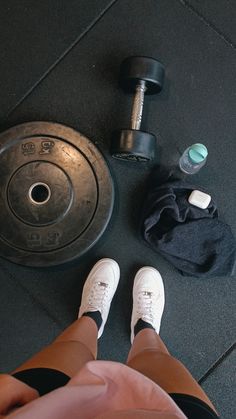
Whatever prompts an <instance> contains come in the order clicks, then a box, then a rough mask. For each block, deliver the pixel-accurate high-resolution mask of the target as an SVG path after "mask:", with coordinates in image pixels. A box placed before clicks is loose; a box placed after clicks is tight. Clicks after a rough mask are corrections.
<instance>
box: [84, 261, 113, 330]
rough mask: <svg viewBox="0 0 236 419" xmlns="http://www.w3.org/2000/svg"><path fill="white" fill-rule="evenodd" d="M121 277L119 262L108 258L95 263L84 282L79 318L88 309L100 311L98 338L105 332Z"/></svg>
mask: <svg viewBox="0 0 236 419" xmlns="http://www.w3.org/2000/svg"><path fill="white" fill-rule="evenodd" d="M119 279H120V268H119V265H118V263H117V262H116V261H115V260H113V259H107V258H106V259H101V260H99V261H98V262H97V263H96V265H94V267H93V269H92V270H91V271H90V273H89V276H88V278H87V280H86V282H85V284H84V288H83V294H82V299H81V306H80V309H79V316H78V318H80V317H81V316H82V315H83V314H84V313H86V312H88V311H100V313H101V316H102V324H101V327H100V329H99V331H98V338H100V336H101V335H102V333H103V330H104V326H105V324H106V321H107V317H108V314H109V310H110V305H111V301H112V298H113V297H114V294H115V292H116V288H117V286H118V283H119Z"/></svg>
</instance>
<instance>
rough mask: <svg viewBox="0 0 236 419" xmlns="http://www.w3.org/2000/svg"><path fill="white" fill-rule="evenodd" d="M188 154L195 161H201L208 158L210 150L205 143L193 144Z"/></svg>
mask: <svg viewBox="0 0 236 419" xmlns="http://www.w3.org/2000/svg"><path fill="white" fill-rule="evenodd" d="M188 155H189V158H190V159H191V160H192V162H193V163H201V162H203V160H205V159H206V158H207V156H208V150H207V148H206V146H205V145H204V144H199V143H197V144H193V145H191V147H190V148H189V152H188Z"/></svg>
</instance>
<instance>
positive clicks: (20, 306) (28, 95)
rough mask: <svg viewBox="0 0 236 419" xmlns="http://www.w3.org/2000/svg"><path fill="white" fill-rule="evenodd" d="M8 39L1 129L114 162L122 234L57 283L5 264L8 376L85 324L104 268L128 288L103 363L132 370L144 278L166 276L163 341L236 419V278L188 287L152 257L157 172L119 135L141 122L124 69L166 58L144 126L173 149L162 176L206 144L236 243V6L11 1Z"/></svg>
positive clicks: (3, 333)
mask: <svg viewBox="0 0 236 419" xmlns="http://www.w3.org/2000/svg"><path fill="white" fill-rule="evenodd" d="M0 31H1V35H0V42H1V48H0V75H1V77H0V85H1V95H0V110H1V129H2V130H4V129H5V128H7V127H10V126H12V125H15V124H18V123H21V122H25V121H31V120H49V121H57V122H61V123H64V124H66V125H70V126H72V127H74V128H75V129H77V130H79V131H81V132H82V133H84V134H85V135H86V136H87V137H89V138H90V139H91V140H92V141H94V142H95V143H96V145H97V146H98V147H99V148H100V149H101V150H102V151H103V153H104V154H105V156H106V158H107V160H108V162H109V163H110V165H111V168H112V172H113V175H114V178H115V182H116V185H117V193H116V203H115V211H114V215H113V218H112V221H111V223H110V225H109V227H108V229H107V231H106V233H105V235H104V237H103V239H102V240H101V242H100V243H99V244H98V245H96V247H95V248H94V249H92V250H91V251H90V252H89V253H88V254H87V255H86V256H85V257H83V258H81V259H80V260H78V261H77V262H74V263H73V264H70V265H68V266H63V267H57V268H50V269H45V270H39V269H28V268H24V267H20V266H15V265H13V264H11V263H9V262H7V261H6V260H3V259H1V261H0V320H1V328H0V342H1V343H0V369H1V371H2V372H7V371H11V370H12V369H13V368H14V367H16V366H17V365H19V363H21V362H22V361H24V360H25V359H26V358H27V357H29V356H30V355H31V354H33V353H34V352H35V351H37V350H38V349H39V348H41V347H42V346H43V345H44V344H47V343H48V342H50V340H52V339H53V338H54V337H55V336H56V335H57V334H58V333H59V332H60V331H61V330H62V329H63V328H64V327H66V326H67V325H68V324H69V323H70V322H72V321H73V320H74V319H75V318H76V316H77V311H78V306H79V303H80V296H81V290H82V287H83V283H84V280H85V278H86V275H87V274H88V272H89V270H90V268H91V267H92V265H93V264H94V263H95V262H96V261H97V260H98V259H99V258H101V257H104V256H105V257H112V258H115V259H116V260H117V261H118V262H119V264H120V266H121V281H120V285H119V289H118V292H117V295H116V297H115V299H114V303H113V305H112V310H111V314H110V317H109V321H108V324H107V327H106V329H105V332H104V336H103V337H102V339H101V341H100V344H99V348H100V349H99V357H100V358H103V359H113V360H119V361H124V360H125V358H126V356H127V353H128V350H129V322H130V312H131V292H132V281H133V276H134V274H135V271H136V270H137V269H138V268H139V267H141V266H142V265H152V266H154V267H156V268H157V269H159V270H160V272H161V274H162V276H163V279H164V282H165V288H166V310H165V313H164V317H163V322H162V329H161V335H162V337H163V339H164V340H165V342H166V344H167V345H168V347H169V349H170V351H172V353H173V354H174V355H175V356H177V357H178V358H179V359H180V360H182V361H183V362H184V363H185V365H186V366H187V367H188V368H189V369H190V371H191V372H192V373H193V374H194V376H195V377H196V378H197V379H198V380H199V381H200V382H201V383H202V384H203V386H204V388H205V389H206V390H207V392H208V394H209V396H210V397H211V398H212V400H213V401H214V402H215V404H216V407H217V408H218V410H219V412H220V413H221V414H222V417H224V418H226V419H233V418H234V417H236V406H235V400H236V394H235V388H236V380H235V347H234V345H235V340H236V339H235V338H236V326H235V324H236V313H235V300H236V287H235V277H233V278H213V279H209V280H199V279H195V278H190V277H182V276H181V275H180V274H179V273H178V272H177V271H176V270H175V268H174V267H172V266H171V265H170V264H169V263H168V262H166V261H165V260H164V259H163V258H162V257H161V256H159V255H158V254H156V253H154V252H153V251H152V250H150V249H149V248H147V247H146V245H145V244H144V243H143V242H142V240H141V239H140V237H139V231H138V222H139V213H140V208H141V206H142V203H143V200H144V197H145V192H146V181H147V178H148V176H149V173H150V171H151V168H152V166H151V165H150V164H144V165H135V164H129V163H128V164H127V163H125V162H120V161H114V160H113V159H111V157H110V155H109V144H110V139H111V136H112V132H113V130H114V129H116V128H120V127H126V126H127V124H128V122H129V109H130V104H131V98H130V97H129V96H127V95H124V93H123V92H122V91H121V90H120V89H119V87H118V86H117V77H118V72H119V65H120V62H121V61H122V59H123V58H124V57H126V56H129V55H150V56H153V57H156V58H159V59H160V60H161V61H162V62H163V63H164V65H165V67H166V83H165V88H164V91H163V92H162V94H161V95H160V96H159V97H157V96H156V97H155V96H154V97H152V98H148V99H147V100H146V102H145V117H144V125H145V128H146V129H147V130H149V131H151V132H154V133H155V134H156V135H157V136H158V140H159V144H160V146H161V152H160V155H159V159H158V161H157V162H156V163H158V162H160V161H161V163H162V164H172V163H174V162H176V161H177V160H178V158H179V156H180V153H181V152H182V151H183V150H184V149H185V148H186V147H187V146H188V145H190V144H192V143H194V142H197V141H200V140H201V141H202V142H203V143H204V144H206V145H207V147H208V149H209V159H208V163H207V165H206V167H205V168H204V169H202V171H201V172H200V173H199V174H198V175H196V176H195V178H194V180H195V183H197V184H199V185H202V186H204V187H206V188H207V189H208V190H209V192H210V193H211V194H212V196H213V197H214V198H215V199H216V201H217V203H218V207H219V212H220V216H221V218H222V219H224V220H225V221H226V222H227V223H228V224H230V226H231V228H232V230H233V232H234V234H236V219H235V178H236V176H235V175H236V165H235V161H236V146H235V135H236V134H235V133H236V116H235V115H236V114H235V107H236V95H235V86H236V84H235V68H236V51H235V48H236V8H235V4H234V1H233V0H230V1H223V0H215V1H214V2H212V0H206V1H204V2H200V1H197V0H191V1H185V0H179V1H178V0H156V1H155V0H145V1H142V0H117V1H106V0H96V1H95V0H68V1H66V2H63V4H61V2H57V1H55V0H52V1H50V2H34V1H32V0H22V1H21V2H17V1H16V0H2V1H1V3H0Z"/></svg>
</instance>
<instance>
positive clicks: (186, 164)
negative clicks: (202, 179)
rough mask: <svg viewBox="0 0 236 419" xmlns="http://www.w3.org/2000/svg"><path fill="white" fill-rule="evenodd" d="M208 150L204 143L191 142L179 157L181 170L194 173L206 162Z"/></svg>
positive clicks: (189, 173)
mask: <svg viewBox="0 0 236 419" xmlns="http://www.w3.org/2000/svg"><path fill="white" fill-rule="evenodd" d="M207 156H208V150H207V148H206V146H205V145H204V144H200V143H197V144H193V145H191V146H190V147H188V148H187V149H186V150H185V151H184V152H183V154H182V156H181V157H180V159H179V167H180V170H182V172H184V173H187V174H188V175H194V174H195V173H197V172H198V171H199V170H200V169H201V168H202V167H203V166H204V164H206V161H207Z"/></svg>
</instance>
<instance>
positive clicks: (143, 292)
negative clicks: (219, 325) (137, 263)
mask: <svg viewBox="0 0 236 419" xmlns="http://www.w3.org/2000/svg"><path fill="white" fill-rule="evenodd" d="M164 305H165V290H164V284H163V281H162V277H161V275H160V273H159V272H158V271H157V270H156V269H154V268H151V267H150V266H145V267H144V268H141V269H140V270H139V271H138V272H137V274H136V276H135V278H134V286H133V312H132V318H131V343H133V340H134V327H135V325H136V324H137V322H138V320H139V319H142V320H143V321H145V322H147V323H149V324H151V325H152V327H153V328H154V329H155V331H156V332H157V333H159V332H160V326H161V318H162V314H163V311H164Z"/></svg>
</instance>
